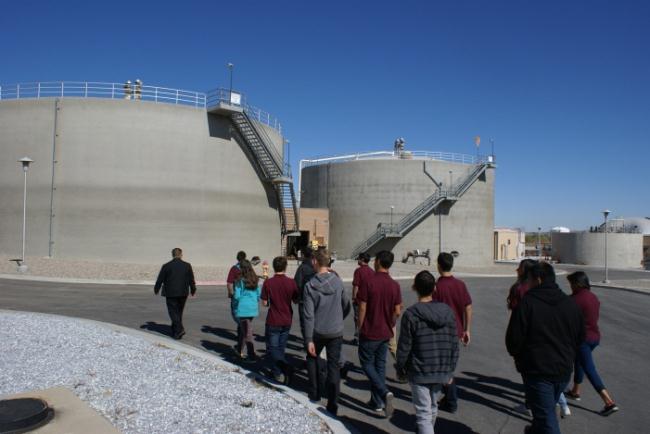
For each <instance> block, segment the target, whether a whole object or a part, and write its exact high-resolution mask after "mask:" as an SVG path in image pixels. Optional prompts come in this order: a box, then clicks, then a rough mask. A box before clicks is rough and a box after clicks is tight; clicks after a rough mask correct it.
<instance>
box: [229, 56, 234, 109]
mask: <svg viewBox="0 0 650 434" xmlns="http://www.w3.org/2000/svg"><path fill="white" fill-rule="evenodd" d="M234 66H235V65H233V64H232V63H230V62H228V70H229V71H230V95H229V96H228V102H229V103H232V68H233V67H234Z"/></svg>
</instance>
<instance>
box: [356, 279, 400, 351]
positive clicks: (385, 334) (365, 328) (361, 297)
mask: <svg viewBox="0 0 650 434" xmlns="http://www.w3.org/2000/svg"><path fill="white" fill-rule="evenodd" d="M357 302H359V303H361V302H365V303H366V317H365V319H364V320H363V325H362V326H361V330H359V335H360V336H361V338H362V339H367V340H373V341H383V340H387V339H390V338H392V337H393V327H395V306H399V305H400V304H402V290H401V288H400V286H399V283H397V282H395V281H394V280H393V278H392V277H390V275H389V274H388V273H383V272H377V273H374V275H373V276H372V278H371V279H369V280H368V282H366V284H365V285H362V286H361V287H359V292H358V293H357Z"/></svg>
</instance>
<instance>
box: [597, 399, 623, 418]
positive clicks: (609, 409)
mask: <svg viewBox="0 0 650 434" xmlns="http://www.w3.org/2000/svg"><path fill="white" fill-rule="evenodd" d="M617 411H618V406H617V405H616V404H614V403H613V402H612V403H611V404H609V405H606V406H605V408H603V409H602V410H600V411H599V412H598V414H600V415H601V416H609V415H610V414H612V413H616V412H617Z"/></svg>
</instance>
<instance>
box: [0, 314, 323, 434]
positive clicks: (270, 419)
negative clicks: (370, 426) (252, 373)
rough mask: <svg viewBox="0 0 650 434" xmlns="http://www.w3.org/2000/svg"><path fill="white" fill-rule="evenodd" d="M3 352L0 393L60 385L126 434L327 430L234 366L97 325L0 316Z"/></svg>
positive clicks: (304, 410)
mask: <svg viewBox="0 0 650 434" xmlns="http://www.w3.org/2000/svg"><path fill="white" fill-rule="evenodd" d="M0 347H1V348H2V351H0V366H1V367H2V369H0V394H13V393H19V392H25V391H30V390H38V389H46V388H50V387H54V386H64V387H67V388H69V389H70V390H72V391H73V392H74V393H75V394H76V395H77V396H78V397H79V398H81V399H82V400H84V401H86V402H87V403H88V404H89V405H90V406H91V407H92V408H94V409H95V410H97V411H98V412H100V413H101V414H102V415H104V416H105V417H106V418H107V419H108V420H109V421H110V422H111V423H112V424H113V425H114V426H115V427H117V428H118V429H119V430H120V431H122V432H124V433H214V432H219V433H253V432H264V433H283V432H286V433H317V432H329V429H328V428H327V427H326V426H325V425H324V424H323V423H322V421H321V419H319V418H318V417H317V416H316V415H314V414H313V413H311V412H310V411H309V409H307V408H306V407H304V406H302V405H300V404H299V403H298V402H296V401H295V400H293V399H292V398H291V397H289V396H287V395H285V394H283V393H281V392H277V391H275V390H272V389H269V388H267V387H264V386H261V385H259V384H257V383H254V382H253V381H251V380H250V379H249V378H247V377H246V376H245V375H243V374H242V373H241V372H239V370H238V368H236V367H232V368H230V367H228V366H227V365H221V364H218V363H216V362H211V361H208V360H204V359H201V358H198V357H195V356H190V355H188V354H186V353H183V352H180V351H177V350H173V349H170V348H167V347H165V346H164V345H161V344H154V343H150V342H148V341H146V340H143V339H140V338H137V337H135V336H132V335H127V334H124V333H121V332H118V331H114V330H112V329H110V328H108V327H104V326H102V325H100V324H97V325H96V324H89V323H86V322H81V321H79V320H76V319H73V318H65V317H55V316H47V315H41V314H32V313H22V312H0Z"/></svg>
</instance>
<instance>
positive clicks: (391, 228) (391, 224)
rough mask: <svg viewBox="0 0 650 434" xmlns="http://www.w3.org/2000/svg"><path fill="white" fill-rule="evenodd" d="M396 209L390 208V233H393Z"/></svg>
mask: <svg viewBox="0 0 650 434" xmlns="http://www.w3.org/2000/svg"><path fill="white" fill-rule="evenodd" d="M394 209H395V207H394V206H393V205H391V206H390V231H391V232H393V210H394Z"/></svg>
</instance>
